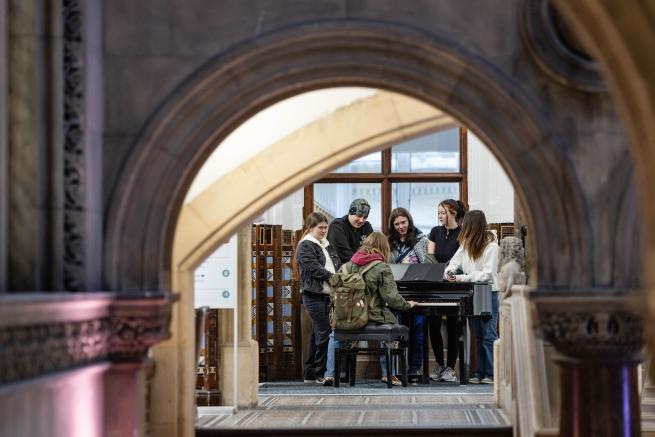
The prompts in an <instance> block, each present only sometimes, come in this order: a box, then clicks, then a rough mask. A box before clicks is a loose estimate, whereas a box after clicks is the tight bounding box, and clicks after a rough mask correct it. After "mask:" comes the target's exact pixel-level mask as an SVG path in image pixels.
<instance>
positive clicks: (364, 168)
mask: <svg viewBox="0 0 655 437" xmlns="http://www.w3.org/2000/svg"><path fill="white" fill-rule="evenodd" d="M381 172H382V154H381V152H375V153H371V154H370V155H366V156H362V157H361V158H358V159H355V160H354V161H351V162H349V163H348V164H346V165H344V166H343V167H339V168H338V169H336V170H334V173H381ZM346 212H347V211H346Z"/></svg>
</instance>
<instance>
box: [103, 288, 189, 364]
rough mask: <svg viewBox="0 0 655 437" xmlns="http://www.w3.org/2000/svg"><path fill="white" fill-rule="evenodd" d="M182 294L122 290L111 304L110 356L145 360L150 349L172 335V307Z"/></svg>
mask: <svg viewBox="0 0 655 437" xmlns="http://www.w3.org/2000/svg"><path fill="white" fill-rule="evenodd" d="M178 299H179V295H177V294H171V293H161V292H157V293H149V292H140V293H125V294H119V295H118V297H117V299H116V300H115V301H114V302H113V303H112V305H111V308H110V323H111V336H110V340H109V358H110V359H111V360H112V361H114V362H126V361H127V362H130V361H141V360H143V359H144V358H145V357H146V354H147V353H148V349H149V348H150V347H151V346H153V345H154V344H156V343H159V342H161V341H164V340H166V339H168V338H169V337H170V336H171V333H170V330H169V327H170V324H171V310H172V306H173V303H174V302H175V301H177V300H178Z"/></svg>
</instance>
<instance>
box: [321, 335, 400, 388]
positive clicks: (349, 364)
mask: <svg viewBox="0 0 655 437" xmlns="http://www.w3.org/2000/svg"><path fill="white" fill-rule="evenodd" d="M334 339H335V340H337V341H340V342H342V347H338V348H335V350H334V361H335V362H334V368H335V370H336V372H335V373H336V375H337V377H336V378H334V386H335V387H339V376H340V375H339V370H338V369H341V367H340V365H341V358H342V356H344V358H345V359H346V374H347V377H348V381H349V383H350V385H351V386H353V385H355V373H356V371H357V368H356V366H357V355H358V354H364V355H376V356H380V355H386V356H387V387H388V388H391V387H393V385H392V381H391V375H392V373H391V368H392V362H391V357H392V356H394V355H397V356H399V357H400V360H399V361H400V374H401V381H402V383H403V387H407V342H408V339H409V328H408V327H407V326H404V325H398V324H394V325H389V324H385V325H382V324H378V323H369V324H368V325H366V326H364V327H363V328H362V329H358V330H356V331H345V330H340V329H335V331H334ZM373 340H377V341H384V342H386V343H385V344H386V347H376V348H370V347H362V348H360V347H357V345H355V346H354V347H346V344H345V342H357V341H373ZM395 341H397V342H398V347H391V342H395Z"/></svg>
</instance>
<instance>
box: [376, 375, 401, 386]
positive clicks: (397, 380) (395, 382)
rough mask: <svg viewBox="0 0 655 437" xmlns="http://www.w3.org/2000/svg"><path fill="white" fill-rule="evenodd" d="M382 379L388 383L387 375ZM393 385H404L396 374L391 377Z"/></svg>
mask: <svg viewBox="0 0 655 437" xmlns="http://www.w3.org/2000/svg"><path fill="white" fill-rule="evenodd" d="M380 381H381V382H383V383H385V384H386V383H387V377H386V376H383V377H382V379H381V380H380ZM391 385H396V386H398V385H403V383H402V382H400V379H398V378H396V376H395V375H394V376H392V377H391Z"/></svg>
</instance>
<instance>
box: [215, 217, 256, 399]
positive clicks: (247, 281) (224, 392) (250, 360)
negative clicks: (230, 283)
mask: <svg viewBox="0 0 655 437" xmlns="http://www.w3.org/2000/svg"><path fill="white" fill-rule="evenodd" d="M251 232H252V231H251V228H250V226H245V227H243V228H242V229H241V230H239V232H238V233H237V260H238V261H237V266H238V267H237V269H238V273H237V274H238V275H239V276H238V278H239V279H238V288H239V291H238V297H237V313H238V314H239V320H238V326H237V342H238V343H237V363H238V364H237V365H238V372H237V378H238V381H237V406H240V407H254V406H256V405H257V394H258V392H259V346H258V343H257V342H256V341H255V340H253V339H252V315H251V310H252V308H251V307H252V234H251ZM218 318H219V343H220V344H219V348H220V351H221V354H220V390H221V402H222V403H223V404H224V405H234V395H233V393H234V385H233V384H234V381H233V379H234V373H233V369H234V365H233V363H234V348H233V344H234V318H233V316H232V311H231V310H221V311H220V313H219V317H218Z"/></svg>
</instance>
